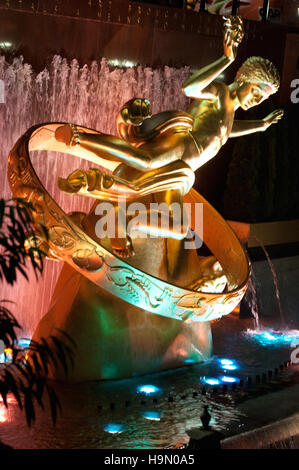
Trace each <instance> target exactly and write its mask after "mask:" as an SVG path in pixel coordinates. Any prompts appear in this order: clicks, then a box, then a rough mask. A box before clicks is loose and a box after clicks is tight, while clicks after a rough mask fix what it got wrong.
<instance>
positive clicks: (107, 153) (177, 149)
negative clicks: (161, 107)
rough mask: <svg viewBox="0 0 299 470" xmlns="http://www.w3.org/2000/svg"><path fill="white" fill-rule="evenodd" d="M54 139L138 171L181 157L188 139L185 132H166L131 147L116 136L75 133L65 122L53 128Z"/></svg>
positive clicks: (165, 163)
mask: <svg viewBox="0 0 299 470" xmlns="http://www.w3.org/2000/svg"><path fill="white" fill-rule="evenodd" d="M55 138H56V139H57V140H58V141H60V142H64V143H65V144H66V145H68V146H72V145H76V146H79V147H81V148H83V149H85V150H88V151H89V152H92V153H93V154H94V155H98V156H99V157H100V158H101V159H105V160H109V161H116V162H120V163H125V164H126V165H127V166H129V167H132V168H136V169H137V170H139V171H148V170H150V169H155V168H160V167H162V166H165V165H168V164H170V163H172V162H174V161H176V160H181V159H182V157H183V155H184V152H185V150H186V146H187V145H188V144H189V140H191V138H190V137H189V136H188V133H186V132H173V131H170V132H167V133H164V134H163V135H159V136H157V137H156V138H154V139H152V140H149V141H148V142H146V143H144V144H142V145H140V146H139V147H134V146H132V145H130V144H129V143H127V142H125V141H124V140H122V139H119V138H118V137H115V136H112V135H108V134H101V133H98V134H97V133H94V134H91V133H87V132H79V131H78V129H77V127H76V126H74V125H68V124H66V125H64V126H61V127H59V128H58V129H57V130H56V132H55ZM101 163H102V161H101Z"/></svg>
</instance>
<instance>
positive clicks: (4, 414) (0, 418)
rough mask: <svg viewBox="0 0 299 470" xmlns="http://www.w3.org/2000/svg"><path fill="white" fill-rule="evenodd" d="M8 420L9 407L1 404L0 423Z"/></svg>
mask: <svg viewBox="0 0 299 470" xmlns="http://www.w3.org/2000/svg"><path fill="white" fill-rule="evenodd" d="M6 421H7V409H6V408H5V406H4V405H1V404H0V423H5V422H6Z"/></svg>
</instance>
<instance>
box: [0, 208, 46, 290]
mask: <svg viewBox="0 0 299 470" xmlns="http://www.w3.org/2000/svg"><path fill="white" fill-rule="evenodd" d="M16 202H17V204H15V203H14V202H13V201H5V200H4V199H0V279H1V280H6V282H8V283H9V284H11V285H12V284H13V283H14V282H15V281H16V276H17V272H18V271H19V272H20V273H21V274H22V275H23V276H24V277H25V278H26V279H27V280H28V277H27V274H26V271H25V269H26V268H25V265H26V260H27V259H28V258H29V259H30V262H31V265H32V267H33V269H34V272H35V274H36V275H38V273H42V270H43V252H42V251H40V250H39V249H38V244H37V241H36V246H31V247H30V248H28V249H27V248H26V247H25V241H26V236H27V234H28V233H30V232H31V231H32V225H31V219H30V215H29V211H28V209H29V208H30V209H31V210H33V208H32V206H31V204H30V203H26V202H24V201H22V200H20V199H17V200H16ZM45 236H47V234H46V231H45Z"/></svg>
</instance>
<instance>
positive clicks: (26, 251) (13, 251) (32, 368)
mask: <svg viewBox="0 0 299 470" xmlns="http://www.w3.org/2000/svg"><path fill="white" fill-rule="evenodd" d="M16 202H17V205H14V203H13V201H5V200H3V199H1V200H0V279H1V280H5V281H6V282H8V283H9V284H13V283H14V282H15V281H16V276H17V272H20V273H21V274H22V275H23V276H25V278H26V279H28V277H27V274H26V267H27V266H28V265H27V266H26V261H27V260H29V264H30V265H31V266H32V267H33V269H34V272H35V274H36V275H38V274H41V273H42V270H43V255H44V253H43V252H41V251H40V250H39V248H38V243H37V242H36V243H33V246H30V247H29V248H28V247H27V248H26V247H25V241H26V234H27V233H32V230H33V227H32V224H31V219H30V215H29V211H28V208H29V207H30V209H31V210H32V207H31V206H30V204H26V203H25V202H24V201H22V200H17V201H16ZM45 235H46V236H47V234H46V232H45ZM7 303H8V301H5V300H2V301H0V340H1V341H3V343H4V345H5V348H6V349H8V348H9V349H10V350H11V351H12V363H11V364H7V363H5V364H2V365H0V397H2V401H3V404H4V405H5V406H6V407H7V406H8V401H7V395H8V394H10V393H11V394H12V395H13V396H14V397H15V399H16V401H17V403H18V406H19V408H20V409H21V410H24V412H25V415H26V419H27V424H28V426H30V425H31V424H32V422H34V420H35V407H36V405H37V406H39V407H40V408H42V409H44V397H45V395H47V396H48V399H49V402H50V408H51V416H52V420H53V423H54V424H55V422H56V418H57V411H58V410H59V411H61V405H60V402H59V399H58V397H57V396H56V393H55V391H54V389H53V388H52V387H51V386H50V384H49V382H48V380H47V376H48V373H49V370H51V369H53V368H54V369H55V368H57V367H60V366H62V367H63V370H64V372H65V374H66V375H67V374H68V370H69V366H73V355H74V348H75V344H74V342H73V341H72V339H71V338H70V337H69V336H68V335H67V334H66V333H65V332H63V331H62V330H57V335H56V336H54V335H53V336H50V337H49V338H46V339H45V338H41V340H40V341H38V342H37V341H31V343H30V346H29V349H28V351H27V353H26V356H25V352H24V351H22V350H21V349H20V348H18V346H17V331H16V330H17V329H20V328H21V327H20V325H19V324H18V322H17V320H16V319H15V317H14V315H13V314H12V313H11V311H10V310H9V309H8V308H7V306H6V305H7ZM27 355H28V356H27Z"/></svg>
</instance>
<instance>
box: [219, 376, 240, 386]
mask: <svg viewBox="0 0 299 470" xmlns="http://www.w3.org/2000/svg"><path fill="white" fill-rule="evenodd" d="M220 380H221V381H222V382H225V383H228V384H233V383H236V382H239V379H237V377H229V376H228V375H224V376H223V377H220Z"/></svg>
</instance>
